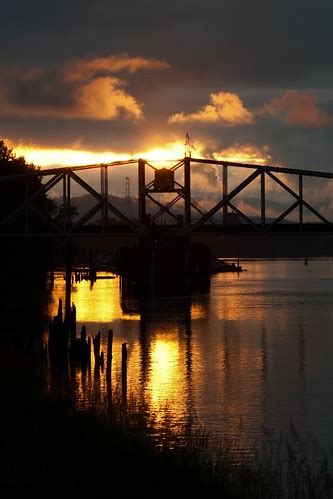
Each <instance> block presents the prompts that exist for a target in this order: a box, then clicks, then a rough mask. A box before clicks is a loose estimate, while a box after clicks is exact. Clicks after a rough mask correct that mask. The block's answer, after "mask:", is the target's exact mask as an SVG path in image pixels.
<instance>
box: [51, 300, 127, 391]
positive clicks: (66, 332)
mask: <svg viewBox="0 0 333 499" xmlns="http://www.w3.org/2000/svg"><path fill="white" fill-rule="evenodd" d="M76 329H77V325H76V307H75V305H74V303H73V304H72V306H71V307H70V309H69V310H68V312H67V314H65V317H64V318H63V304H62V300H61V299H59V304H58V313H57V315H56V316H54V317H53V320H52V321H51V322H50V334H49V343H48V351H49V357H50V360H51V362H52V363H56V364H57V363H59V362H60V363H61V361H66V360H70V361H74V362H79V363H80V364H81V365H82V366H89V365H91V350H92V348H91V347H92V346H93V353H94V359H95V367H97V368H98V369H99V368H101V370H103V369H104V352H103V351H101V332H100V331H99V332H98V333H97V334H95V335H94V336H93V337H92V338H91V337H90V336H87V329H86V326H82V328H81V333H80V336H79V337H77V334H76ZM112 348H113V330H112V329H109V330H108V342H107V360H106V364H107V375H108V376H111V366H112ZM126 384H127V344H126V343H125V342H124V343H122V385H123V389H124V387H125V388H126Z"/></svg>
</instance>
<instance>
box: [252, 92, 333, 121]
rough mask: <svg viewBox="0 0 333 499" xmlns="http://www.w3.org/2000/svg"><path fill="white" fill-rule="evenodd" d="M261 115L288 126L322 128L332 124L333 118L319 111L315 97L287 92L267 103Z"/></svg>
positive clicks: (308, 94) (308, 93)
mask: <svg viewBox="0 0 333 499" xmlns="http://www.w3.org/2000/svg"><path fill="white" fill-rule="evenodd" d="M259 114H261V115H265V114H268V115H271V116H273V117H274V118H276V119H278V120H281V121H282V122H283V123H285V124H286V125H288V126H301V127H311V126H313V127H323V126H327V125H330V124H331V123H333V116H332V115H331V114H328V113H326V112H325V111H322V110H321V109H319V107H318V104H317V100H316V97H315V95H313V94H312V93H310V92H297V91H295V90H288V92H286V93H285V94H283V95H281V96H280V97H276V98H275V99H272V100H270V101H269V102H267V103H266V104H265V105H264V106H263V108H262V109H261V111H260V112H259Z"/></svg>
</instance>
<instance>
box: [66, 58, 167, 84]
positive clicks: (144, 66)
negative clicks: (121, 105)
mask: <svg viewBox="0 0 333 499" xmlns="http://www.w3.org/2000/svg"><path fill="white" fill-rule="evenodd" d="M169 67H170V64H169V63H167V62H166V61H162V60H159V59H149V58H145V57H129V56H127V55H126V54H125V55H112V56H108V57H86V58H84V59H77V60H74V61H72V62H70V63H68V64H66V65H65V66H64V67H63V69H62V74H63V76H64V78H65V79H68V80H86V79H87V78H91V77H92V76H95V75H96V74H100V73H103V74H110V73H112V74H113V73H119V72H120V71H128V72H129V73H135V72H137V71H141V70H160V69H168V68H169Z"/></svg>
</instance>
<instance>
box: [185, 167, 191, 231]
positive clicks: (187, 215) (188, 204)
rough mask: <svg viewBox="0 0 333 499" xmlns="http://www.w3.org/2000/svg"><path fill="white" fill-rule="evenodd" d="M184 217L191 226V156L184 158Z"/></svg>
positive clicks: (187, 225) (187, 224)
mask: <svg viewBox="0 0 333 499" xmlns="http://www.w3.org/2000/svg"><path fill="white" fill-rule="evenodd" d="M184 201H185V208H184V210H185V211H184V219H185V226H186V227H187V228H189V227H190V226H191V160H190V158H185V159H184Z"/></svg>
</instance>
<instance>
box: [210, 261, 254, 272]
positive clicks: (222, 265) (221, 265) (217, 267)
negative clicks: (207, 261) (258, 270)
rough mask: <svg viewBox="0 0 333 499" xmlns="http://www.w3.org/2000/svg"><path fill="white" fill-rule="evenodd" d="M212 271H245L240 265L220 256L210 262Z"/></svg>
mask: <svg viewBox="0 0 333 499" xmlns="http://www.w3.org/2000/svg"><path fill="white" fill-rule="evenodd" d="M212 271H213V272H238V273H239V272H246V269H243V267H242V266H241V265H236V264H235V263H230V262H226V261H225V260H222V259H221V258H217V259H216V260H215V261H214V262H213V264H212Z"/></svg>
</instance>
